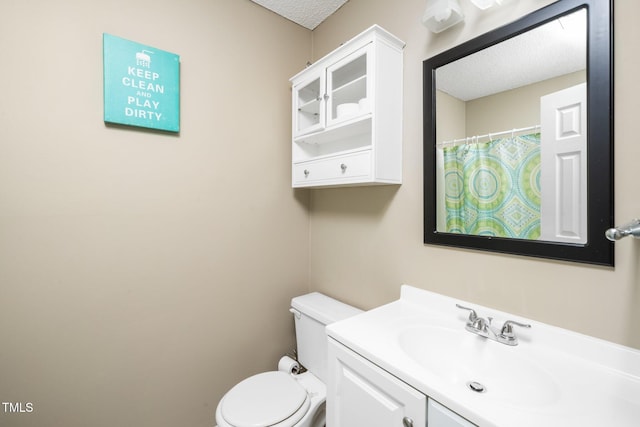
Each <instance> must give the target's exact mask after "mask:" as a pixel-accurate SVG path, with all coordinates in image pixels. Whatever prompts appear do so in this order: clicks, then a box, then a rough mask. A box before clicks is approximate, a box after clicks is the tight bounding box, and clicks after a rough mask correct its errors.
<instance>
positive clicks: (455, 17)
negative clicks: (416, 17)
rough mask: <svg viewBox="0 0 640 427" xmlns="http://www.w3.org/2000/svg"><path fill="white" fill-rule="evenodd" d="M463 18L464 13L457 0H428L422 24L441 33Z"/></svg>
mask: <svg viewBox="0 0 640 427" xmlns="http://www.w3.org/2000/svg"><path fill="white" fill-rule="evenodd" d="M463 20H464V15H463V14H462V9H460V5H459V4H458V1H457V0H427V9H426V10H425V11H424V15H423V16H422V25H424V26H425V27H427V28H428V29H430V30H431V31H433V32H434V33H439V32H440V31H444V30H446V29H447V28H449V27H452V26H454V25H456V24H457V23H458V22H461V21H463Z"/></svg>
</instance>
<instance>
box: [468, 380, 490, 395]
mask: <svg viewBox="0 0 640 427" xmlns="http://www.w3.org/2000/svg"><path fill="white" fill-rule="evenodd" d="M467 387H469V389H471V391H475V392H476V393H484V392H485V391H487V388H486V387H485V386H483V385H482V384H480V383H479V382H477V381H469V382H468V383H467Z"/></svg>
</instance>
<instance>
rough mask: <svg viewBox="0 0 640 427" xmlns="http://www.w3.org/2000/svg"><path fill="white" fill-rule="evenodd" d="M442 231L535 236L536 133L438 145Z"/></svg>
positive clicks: (537, 201) (537, 227) (537, 223)
mask: <svg viewBox="0 0 640 427" xmlns="http://www.w3.org/2000/svg"><path fill="white" fill-rule="evenodd" d="M443 154H444V175H445V206H446V213H447V221H446V227H447V232H451V233H464V234H474V235H483V236H496V237H512V238H520V239H538V238H539V237H540V134H539V133H535V134H530V135H521V136H512V137H511V136H510V137H507V138H500V139H494V140H492V141H490V142H486V143H472V144H464V145H459V146H455V147H445V148H443Z"/></svg>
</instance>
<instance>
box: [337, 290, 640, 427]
mask: <svg viewBox="0 0 640 427" xmlns="http://www.w3.org/2000/svg"><path fill="white" fill-rule="evenodd" d="M456 303H458V304H461V305H464V306H468V307H472V308H473V309H475V310H476V311H477V313H478V316H480V317H484V318H488V317H491V318H493V325H502V323H503V322H504V321H505V320H515V321H518V322H521V323H527V324H530V325H531V328H530V329H524V328H517V327H516V328H514V329H515V332H516V334H517V336H518V338H519V344H518V345H517V346H508V345H505V344H501V343H498V342H496V341H492V340H489V339H487V338H484V337H481V336H478V335H475V334H473V333H471V332H468V331H466V330H465V324H466V323H467V318H468V313H469V312H468V311H464V310H460V309H458V308H456ZM327 333H328V335H329V336H330V337H332V338H334V339H336V340H338V341H340V342H341V343H343V344H344V345H346V346H347V347H349V348H351V349H352V350H353V351H355V352H357V353H359V354H360V355H362V356H363V357H365V358H366V359H368V360H370V361H371V362H373V363H374V364H376V365H378V366H380V367H381V368H383V369H385V370H386V371H388V372H390V373H391V374H393V375H395V376H396V377H398V378H399V379H401V380H403V381H404V382H406V383H407V384H409V385H411V386H413V387H414V388H416V389H418V390H420V391H421V392H422V393H424V394H426V395H427V396H429V397H430V398H432V399H434V400H436V401H438V402H440V403H441V404H443V405H445V406H447V407H449V408H450V409H451V410H453V411H454V412H457V413H458V414H460V415H461V416H463V417H465V418H467V419H468V420H469V421H471V422H473V423H474V424H477V425H478V426H481V427H514V426H519V427H520V426H521V427H529V426H531V427H533V426H536V427H539V426H545V427H553V426H558V427H559V426H562V427H567V426H594V427H595V426H616V427H632V426H633V427H635V426H638V425H639V424H638V423H639V422H640V421H639V420H640V351H639V350H636V349H632V348H629V347H625V346H621V345H618V344H614V343H611V342H608V341H604V340H600V339H597V338H593V337H590V336H586V335H582V334H579V333H576V332H572V331H568V330H565V329H562V328H558V327H554V326H551V325H547V324H544V323H540V322H536V321H533V320H530V319H526V318H522V317H519V316H515V315H510V314H508V313H505V312H501V311H497V310H493V309H490V308H487V307H483V306H480V305H477V304H473V303H468V302H465V301H462V300H458V299H454V298H450V297H446V296H443V295H439V294H435V293H432V292H429V291H425V290H421V289H417V288H414V287H411V286H407V285H403V286H402V289H401V296H400V299H399V300H397V301H395V302H392V303H390V304H387V305H384V306H381V307H378V308H376V309H373V310H370V311H368V312H365V313H362V314H360V315H357V316H355V317H352V318H349V319H346V320H343V321H340V322H337V323H334V324H332V325H330V326H328V327H327ZM472 381H474V382H477V383H480V384H482V386H484V387H485V391H484V392H482V393H479V392H476V391H472V390H471V388H470V387H469V385H468V384H469V383H470V382H472Z"/></svg>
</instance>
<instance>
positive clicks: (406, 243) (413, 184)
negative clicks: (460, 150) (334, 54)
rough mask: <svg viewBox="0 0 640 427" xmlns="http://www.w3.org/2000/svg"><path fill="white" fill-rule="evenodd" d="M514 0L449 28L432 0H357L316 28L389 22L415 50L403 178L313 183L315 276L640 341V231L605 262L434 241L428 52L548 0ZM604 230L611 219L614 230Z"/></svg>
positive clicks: (632, 140) (629, 85)
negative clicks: (425, 96)
mask: <svg viewBox="0 0 640 427" xmlns="http://www.w3.org/2000/svg"><path fill="white" fill-rule="evenodd" d="M549 3H550V1H545V0H519V1H511V2H505V3H504V4H503V6H501V7H499V8H494V9H490V10H487V11H485V12H484V13H482V12H480V11H477V10H476V9H474V8H473V6H472V5H471V3H470V2H467V1H460V5H461V6H462V7H463V9H464V12H465V14H466V21H465V23H464V25H459V26H457V27H454V28H452V29H450V30H449V31H446V32H443V33H441V34H439V35H435V34H432V33H430V32H429V31H428V30H427V29H426V28H424V27H422V26H421V24H420V22H419V21H420V17H421V15H422V13H423V11H424V8H425V2H424V0H405V1H401V2H397V1H390V0H350V1H349V2H348V3H346V4H345V5H344V6H343V7H342V8H341V9H340V11H339V12H338V13H337V14H335V15H334V16H332V17H331V18H330V19H329V20H327V21H326V22H325V23H323V24H321V25H320V26H319V27H318V28H317V29H316V30H315V31H314V55H315V56H316V57H319V56H321V55H323V54H325V53H326V52H328V51H330V50H331V49H333V48H334V47H335V46H337V45H338V44H339V43H341V42H343V41H345V40H347V39H349V38H350V37H352V36H353V35H355V34H357V33H358V32H360V31H362V30H363V29H365V28H367V27H369V26H370V25H372V24H374V23H377V24H379V25H381V26H382V27H384V28H386V29H388V30H389V31H391V32H392V33H394V34H395V35H397V36H398V37H400V38H401V39H403V40H404V41H405V42H406V43H407V46H406V48H405V51H404V65H405V69H404V145H403V149H404V164H403V167H404V170H403V184H402V185H401V186H399V187H369V188H344V189H323V190H314V191H313V192H312V193H311V230H310V235H311V250H310V257H311V258H310V262H311V288H312V289H313V290H318V291H323V292H326V293H328V294H330V295H333V296H335V297H338V298H342V299H343V300H345V301H347V302H351V303H357V304H359V305H361V306H362V307H363V308H370V307H374V306H377V305H379V304H383V303H386V302H389V301H392V300H394V299H396V298H397V297H398V296H399V286H400V284H402V283H408V284H412V285H414V286H417V287H420V288H424V289H429V290H433V291H436V292H440V293H443V294H446V295H450V296H453V297H456V298H462V299H465V300H470V301H472V302H475V303H478V304H483V305H488V306H492V307H495V308H498V309H502V310H506V311H509V312H513V313H517V314H521V315H524V316H527V317H530V318H534V319H538V320H540V321H543V322H547V323H550V324H554V325H559V326H562V327H565V328H569V329H572V330H575V331H579V332H583V333H586V334H589V335H593V336H596V337H601V338H605V339H608V340H611V341H615V342H618V343H623V344H627V345H630V346H634V347H636V348H640V280H639V277H640V271H639V270H640V241H638V240H633V239H625V240H622V241H620V242H618V243H616V267H615V269H614V268H602V267H592V266H587V265H581V264H574V263H566V262H555V261H548V260H541V259H534V258H526V257H518V256H508V255H499V254H493V253H486V252H480V251H472V250H462V249H454V248H445V247H438V246H425V245H424V244H423V243H422V233H423V226H422V61H423V60H424V59H426V58H428V57H431V56H433V55H435V54H437V53H440V52H442V51H443V50H446V49H447V48H449V47H452V46H454V45H456V44H458V43H460V42H462V41H465V40H468V39H470V38H472V37H474V36H476V35H479V34H481V33H483V32H486V31H487V30H490V29H493V28H496V27H497V26H499V25H502V24H504V23H507V22H510V21H511V20H513V19H515V18H517V17H519V16H522V15H524V14H526V13H528V12H530V11H532V10H535V9H537V8H539V7H541V6H544V5H546V4H549ZM638 15H640V3H639V2H633V1H621V0H617V1H616V4H615V22H616V28H615V40H616V41H615V55H616V58H615V108H616V112H615V114H616V120H615V162H616V164H615V185H616V187H615V191H616V202H615V212H616V222H618V223H622V222H623V221H627V220H630V219H632V218H634V217H637V216H638V215H640V203H639V202H638V200H637V198H636V197H634V196H633V195H635V194H637V190H636V188H635V187H636V182H637V177H638V167H637V159H638V158H640V144H637V137H635V134H636V133H637V130H636V126H635V123H636V122H637V119H636V116H637V115H638V113H640V111H639V109H638V101H637V100H638V98H639V97H640V84H639V80H638V73H637V69H638V67H640V57H639V56H638V51H637V46H635V43H631V42H630V41H631V40H640V30H639V27H638V26H637V25H635V23H634V19H635V17H637V16H638ZM603 232H604V230H603Z"/></svg>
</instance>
